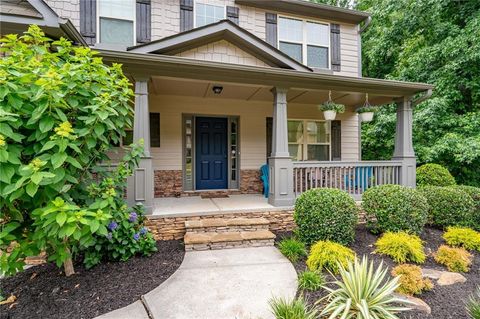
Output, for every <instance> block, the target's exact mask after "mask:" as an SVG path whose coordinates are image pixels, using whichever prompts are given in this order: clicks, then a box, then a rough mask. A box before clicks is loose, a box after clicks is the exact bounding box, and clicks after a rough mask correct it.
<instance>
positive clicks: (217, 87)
mask: <svg viewBox="0 0 480 319" xmlns="http://www.w3.org/2000/svg"><path fill="white" fill-rule="evenodd" d="M212 91H213V93H215V94H220V93H222V91H223V86H220V85H214V86H213V87H212Z"/></svg>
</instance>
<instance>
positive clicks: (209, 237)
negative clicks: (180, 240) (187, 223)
mask: <svg viewBox="0 0 480 319" xmlns="http://www.w3.org/2000/svg"><path fill="white" fill-rule="evenodd" d="M275 237H276V236H275V235H274V234H273V233H272V232H271V231H269V230H266V229H261V230H256V231H230V232H220V233H217V232H205V233H193V232H187V233H186V234H185V237H184V243H185V250H186V251H192V250H209V249H226V248H240V247H260V246H273V244H274V239H275Z"/></svg>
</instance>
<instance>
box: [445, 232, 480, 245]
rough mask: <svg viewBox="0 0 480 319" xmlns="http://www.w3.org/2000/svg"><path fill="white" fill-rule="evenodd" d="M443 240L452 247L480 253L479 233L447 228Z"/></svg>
mask: <svg viewBox="0 0 480 319" xmlns="http://www.w3.org/2000/svg"><path fill="white" fill-rule="evenodd" d="M443 239H445V241H446V242H447V244H449V245H450V246H453V247H463V248H465V249H468V250H478V251H480V233H479V232H476V231H474V230H473V229H470V228H462V227H448V228H447V231H446V232H445V233H444V234H443Z"/></svg>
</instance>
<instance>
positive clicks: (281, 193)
mask: <svg viewBox="0 0 480 319" xmlns="http://www.w3.org/2000/svg"><path fill="white" fill-rule="evenodd" d="M287 91H288V89H286V88H278V87H275V88H273V89H272V93H273V136H272V155H271V157H270V159H269V166H270V172H269V179H270V181H269V184H270V190H269V194H268V202H269V203H270V204H271V205H273V206H292V205H293V204H294V202H295V196H294V194H293V165H292V160H291V158H290V154H289V153H288V127H287Z"/></svg>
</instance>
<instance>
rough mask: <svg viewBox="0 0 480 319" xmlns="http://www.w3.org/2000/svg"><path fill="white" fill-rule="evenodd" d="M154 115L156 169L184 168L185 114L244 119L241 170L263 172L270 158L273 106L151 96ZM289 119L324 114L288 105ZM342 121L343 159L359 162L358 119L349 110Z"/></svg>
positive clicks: (154, 158) (242, 122) (268, 104)
mask: <svg viewBox="0 0 480 319" xmlns="http://www.w3.org/2000/svg"><path fill="white" fill-rule="evenodd" d="M149 107H150V112H159V113H160V147H159V148H155V147H153V148H151V155H152V157H153V167H154V169H155V170H181V169H182V147H183V146H182V136H183V132H182V114H198V115H205V116H209V115H211V116H215V115H222V116H223V115H230V116H239V118H240V168H241V169H259V168H260V166H261V165H263V164H265V159H266V143H267V142H266V118H267V117H271V116H272V109H273V107H272V103H269V102H260V101H244V100H233V99H215V98H198V97H182V96H172V95H151V96H150V98H149ZM288 117H289V118H292V119H293V118H295V119H318V120H322V119H323V115H322V113H321V112H319V111H318V109H317V107H316V106H315V105H305V104H294V103H291V104H289V105H288ZM337 119H339V120H341V121H342V160H343V161H356V160H358V158H359V157H358V118H357V115H356V113H354V112H353V110H352V111H347V112H345V113H343V114H339V115H338V118H337Z"/></svg>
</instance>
